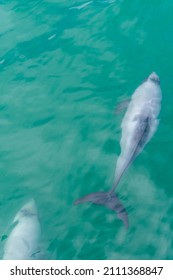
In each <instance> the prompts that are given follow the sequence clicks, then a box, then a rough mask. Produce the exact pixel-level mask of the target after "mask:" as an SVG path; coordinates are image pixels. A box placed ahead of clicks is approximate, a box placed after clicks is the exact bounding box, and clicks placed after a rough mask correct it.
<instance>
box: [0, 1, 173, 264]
mask: <svg viewBox="0 0 173 280" xmlns="http://www.w3.org/2000/svg"><path fill="white" fill-rule="evenodd" d="M89 2H90V3H89ZM83 4H86V5H84V6H81V5H83ZM172 8H173V3H172V1H171V0H168V1H161V0H153V1H146V0H140V1H139V0H133V1H131V0H115V1H102V0H94V1H88V2H86V1H82V0H74V1H72V0H70V1H68V0H47V1H46V0H45V1H41V0H30V1H28V2H27V1H24V0H22V1H21V0H20V1H19V0H18V1H17V0H16V1H15V0H11V1H5V0H4V1H1V2H0V236H1V237H2V238H1V242H0V250H1V253H0V254H1V256H2V250H3V246H4V241H3V239H4V238H3V236H5V235H6V234H7V232H8V229H9V227H10V224H11V221H12V219H13V218H14V216H15V214H16V212H17V211H18V210H19V209H20V207H21V206H23V204H24V203H25V202H26V201H27V200H28V199H29V198H31V197H33V198H34V199H35V201H36V204H37V208H38V211H39V217H40V223H41V229H42V231H41V238H40V246H41V248H42V250H43V252H44V255H45V258H47V259H58V260H60V259H108V260H109V259H172V258H173V176H172V175H173V171H172V170H173V165H172V159H173V132H172V128H173V71H172V65H173V22H172ZM152 71H156V73H157V74H158V75H159V77H160V79H161V88H162V92H163V100H162V110H161V114H160V125H159V128H158V130H157V132H156V134H155V135H154V137H153V138H152V140H151V141H150V143H149V144H148V145H147V146H146V147H145V150H144V151H143V152H142V153H141V154H140V156H139V157H138V158H137V159H136V160H135V162H134V163H133V165H132V166H131V167H130V168H129V170H128V172H127V173H126V174H125V176H124V177H123V179H122V180H121V182H120V184H119V186H118V189H117V192H118V194H119V196H120V198H121V201H122V202H123V204H124V205H125V207H126V209H127V210H128V213H129V221H130V227H129V229H128V230H126V229H125V228H124V226H123V224H122V222H121V221H120V220H118V218H117V216H116V215H115V214H114V213H113V212H111V211H109V210H108V209H106V208H104V207H98V206H94V205H89V204H83V205H79V206H74V205H73V202H74V200H75V199H77V198H79V197H81V196H83V195H85V194H88V193H91V192H94V191H99V190H108V189H109V188H110V186H111V184H112V180H113V177H114V170H115V164H116V160H117V158H118V155H119V153H120V146H119V141H120V137H121V130H120V124H121V120H122V117H123V114H120V115H115V114H114V111H115V106H116V104H118V103H120V102H121V101H123V100H125V99H127V98H128V97H130V96H131V94H132V93H133V91H134V90H135V88H136V87H137V86H138V85H139V84H140V83H141V82H142V81H143V80H144V79H145V78H146V77H147V76H148V75H149V74H150V73H151V72H152Z"/></svg>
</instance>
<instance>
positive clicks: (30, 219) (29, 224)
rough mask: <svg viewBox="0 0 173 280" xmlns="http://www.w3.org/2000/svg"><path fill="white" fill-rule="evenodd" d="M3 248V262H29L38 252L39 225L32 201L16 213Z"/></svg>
mask: <svg viewBox="0 0 173 280" xmlns="http://www.w3.org/2000/svg"><path fill="white" fill-rule="evenodd" d="M13 223H14V228H13V230H12V231H11V233H10V235H9V237H8V239H7V241H6V243H5V246H4V255H3V259H4V260H30V259H32V258H33V256H34V254H36V253H37V252H38V241H39V236H40V223H39V220H38V214H37V208H36V204H35V202H34V200H33V199H31V200H30V201H28V203H27V204H25V205H24V206H23V207H22V208H21V209H20V210H19V212H18V213H17V215H16V216H15V218H14V220H13Z"/></svg>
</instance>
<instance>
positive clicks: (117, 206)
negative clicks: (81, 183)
mask: <svg viewBox="0 0 173 280" xmlns="http://www.w3.org/2000/svg"><path fill="white" fill-rule="evenodd" d="M84 202H92V203H93V204H97V205H104V206H106V207H107V208H109V209H111V210H113V211H114V212H116V213H117V216H118V218H119V219H120V220H122V221H123V223H124V225H125V227H126V228H128V225H129V223H128V214H127V211H126V209H125V208H124V206H123V204H122V203H121V202H120V200H119V198H118V196H117V195H116V194H115V192H112V191H109V192H96V193H91V194H89V195H86V196H84V197H82V198H79V199H77V200H76V201H75V202H74V204H75V205H77V204H81V203H84Z"/></svg>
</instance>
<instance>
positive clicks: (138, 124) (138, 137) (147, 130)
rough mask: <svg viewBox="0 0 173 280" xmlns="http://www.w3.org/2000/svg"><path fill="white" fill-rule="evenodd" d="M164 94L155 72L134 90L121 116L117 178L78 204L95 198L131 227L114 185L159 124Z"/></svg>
mask: <svg viewBox="0 0 173 280" xmlns="http://www.w3.org/2000/svg"><path fill="white" fill-rule="evenodd" d="M161 98H162V93H161V89H160V79H159V77H158V75H157V74H156V73H155V72H153V73H151V74H150V75H149V76H148V78H147V79H145V80H144V82H143V83H142V84H141V85H140V86H139V87H138V88H137V89H136V90H135V92H134V93H133V95H132V98H131V101H130V103H129V106H128V108H127V111H126V113H125V116H124V118H123V120H122V124H121V129H122V135H121V141H120V145H121V154H120V156H119V157H118V160H117V164H116V169H115V180H114V183H113V186H112V188H111V190H109V191H108V192H96V193H92V194H89V195H86V196H84V197H82V198H80V199H78V200H76V201H75V204H80V203H83V202H92V203H94V204H98V205H105V206H106V207H108V208H109V209H111V210H113V211H115V212H116V213H117V215H118V217H119V219H121V220H122V221H123V223H124V225H125V227H126V228H128V214H127V211H126V210H125V208H124V206H123V205H122V203H121V202H120V200H119V198H118V196H117V194H115V189H116V187H117V185H118V183H119V181H120V179H121V177H122V175H123V174H124V172H125V171H126V170H127V168H128V167H129V165H130V164H131V163H132V162H133V160H134V159H135V158H136V156H137V155H138V154H139V153H140V152H141V151H142V150H143V148H144V147H145V145H146V144H147V143H148V142H149V141H150V139H151V137H152V136H153V134H154V132H155V131H156V129H157V127H158V124H159V120H158V115H159V112H160V107H161Z"/></svg>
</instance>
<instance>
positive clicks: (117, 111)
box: [114, 99, 130, 115]
mask: <svg viewBox="0 0 173 280" xmlns="http://www.w3.org/2000/svg"><path fill="white" fill-rule="evenodd" d="M129 103H130V99H127V100H124V101H122V102H120V103H119V104H117V106H116V107H115V111H114V112H115V115H118V114H120V113H122V112H124V110H125V109H127V107H128V105H129Z"/></svg>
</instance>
